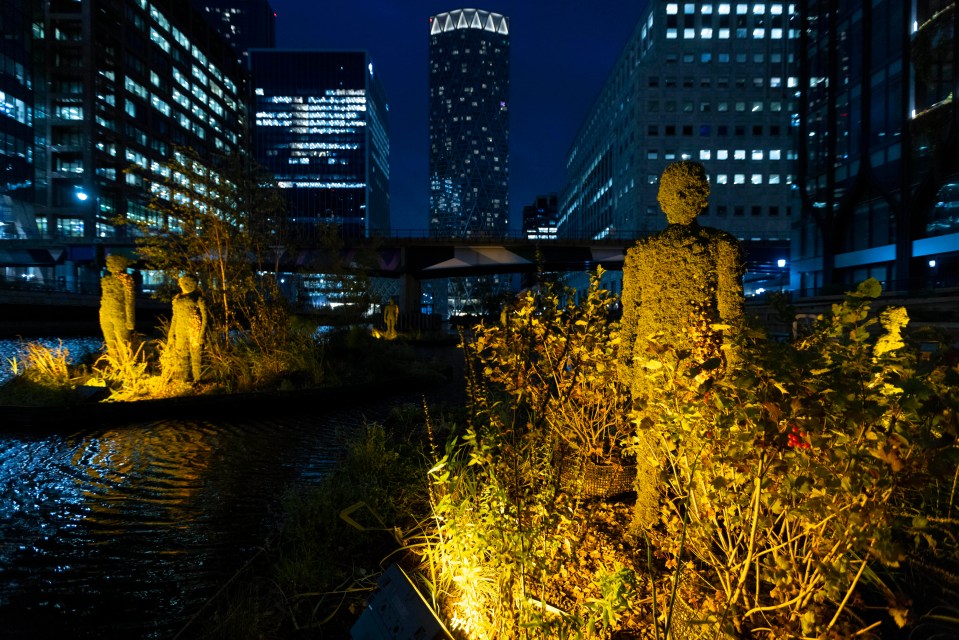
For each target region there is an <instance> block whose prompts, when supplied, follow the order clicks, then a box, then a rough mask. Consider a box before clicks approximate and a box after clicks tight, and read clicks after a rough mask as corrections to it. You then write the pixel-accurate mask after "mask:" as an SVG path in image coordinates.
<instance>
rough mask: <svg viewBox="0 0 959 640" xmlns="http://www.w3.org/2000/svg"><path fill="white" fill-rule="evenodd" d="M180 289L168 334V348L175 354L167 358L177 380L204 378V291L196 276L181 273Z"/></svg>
mask: <svg viewBox="0 0 959 640" xmlns="http://www.w3.org/2000/svg"><path fill="white" fill-rule="evenodd" d="M179 283H180V293H178V294H177V295H175V296H174V297H173V318H172V319H171V320H170V333H169V335H168V336H167V347H166V348H167V350H168V351H169V352H170V353H171V354H172V357H170V358H169V359H168V360H167V362H168V366H169V367H170V368H171V369H172V370H171V371H170V372H169V375H170V377H172V379H174V380H178V381H181V382H186V381H187V379H188V378H189V377H190V375H191V374H192V375H193V382H194V383H196V382H199V381H200V367H201V364H202V357H203V338H204V335H206V324H207V308H206V300H205V299H204V297H203V293H202V292H201V291H200V290H199V289H198V288H197V282H196V278H194V277H193V276H181V277H180V281H179Z"/></svg>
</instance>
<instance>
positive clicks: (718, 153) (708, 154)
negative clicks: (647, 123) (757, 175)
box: [646, 149, 798, 160]
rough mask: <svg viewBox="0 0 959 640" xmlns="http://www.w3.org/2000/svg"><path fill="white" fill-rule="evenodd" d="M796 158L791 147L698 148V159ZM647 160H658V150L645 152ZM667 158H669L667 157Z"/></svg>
mask: <svg viewBox="0 0 959 640" xmlns="http://www.w3.org/2000/svg"><path fill="white" fill-rule="evenodd" d="M670 155H671V156H673V157H675V152H672V151H666V152H665V153H664V157H665V156H670ZM683 158H684V159H691V156H690V155H689V154H683ZM730 158H732V159H733V160H746V159H747V158H748V159H749V160H783V159H785V160H796V159H797V158H798V154H797V153H796V151H794V150H792V149H787V150H786V151H785V152H783V150H782V149H750V150H746V149H732V150H730V149H700V150H699V159H700V160H713V159H716V160H729V159H730ZM646 159H647V160H658V159H659V151H658V150H649V151H647V152H646ZM667 159H669V158H667Z"/></svg>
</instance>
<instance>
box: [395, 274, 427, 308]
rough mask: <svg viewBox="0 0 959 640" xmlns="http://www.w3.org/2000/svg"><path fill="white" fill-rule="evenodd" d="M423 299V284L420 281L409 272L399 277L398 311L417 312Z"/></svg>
mask: <svg viewBox="0 0 959 640" xmlns="http://www.w3.org/2000/svg"><path fill="white" fill-rule="evenodd" d="M422 300H423V286H422V284H421V283H420V281H419V280H418V279H417V278H416V277H415V276H412V275H410V274H408V273H407V274H405V275H403V277H402V278H400V313H403V314H410V315H413V314H419V312H420V306H421V304H422Z"/></svg>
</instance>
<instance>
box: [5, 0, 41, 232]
mask: <svg viewBox="0 0 959 640" xmlns="http://www.w3.org/2000/svg"><path fill="white" fill-rule="evenodd" d="M31 6H32V3H30V2H29V1H28V0H7V1H6V2H4V3H3V4H2V5H0V31H2V32H3V37H2V38H0V238H24V237H27V236H29V235H35V234H36V224H35V222H34V217H33V117H34V114H33V78H32V77H31V75H30V68H31V65H30V61H31V58H32V54H31V33H30V22H31V11H32V9H31Z"/></svg>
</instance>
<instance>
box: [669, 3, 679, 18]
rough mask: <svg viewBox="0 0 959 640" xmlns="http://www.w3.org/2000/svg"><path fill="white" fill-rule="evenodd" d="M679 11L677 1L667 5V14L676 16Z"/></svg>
mask: <svg viewBox="0 0 959 640" xmlns="http://www.w3.org/2000/svg"><path fill="white" fill-rule="evenodd" d="M677 13H679V5H678V4H675V3H670V4H667V5H666V15H668V16H674V15H676V14H677Z"/></svg>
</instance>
